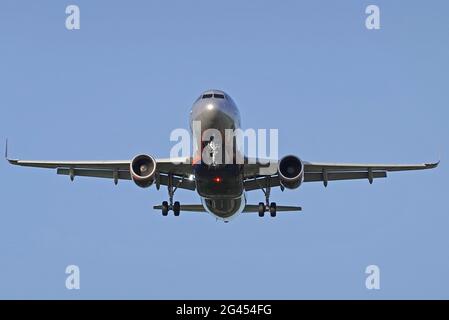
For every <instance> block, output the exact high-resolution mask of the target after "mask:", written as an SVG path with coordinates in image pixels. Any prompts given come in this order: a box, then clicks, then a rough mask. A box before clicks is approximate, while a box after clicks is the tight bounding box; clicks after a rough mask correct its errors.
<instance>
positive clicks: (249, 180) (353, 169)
mask: <svg viewBox="0 0 449 320" xmlns="http://www.w3.org/2000/svg"><path fill="white" fill-rule="evenodd" d="M265 163H266V162H265ZM438 164H439V162H435V163H421V164H369V163H365V164H363V163H322V162H304V182H315V181H321V182H323V184H324V185H325V186H327V184H328V181H335V180H355V179H368V181H369V182H370V183H372V182H373V180H374V179H375V178H385V177H387V172H391V171H409V170H425V169H433V168H436V167H437V166H438ZM246 166H248V169H247V170H245V177H246V180H245V189H246V190H247V191H250V190H256V189H261V188H262V187H264V186H265V183H266V180H265V179H266V176H262V175H258V174H257V169H258V166H257V164H248V165H246ZM265 167H266V166H265ZM245 169H246V168H245ZM269 176H270V179H269V180H270V186H271V187H278V186H280V185H281V184H280V181H279V176H278V175H277V172H276V173H274V172H272V174H271V175H269Z"/></svg>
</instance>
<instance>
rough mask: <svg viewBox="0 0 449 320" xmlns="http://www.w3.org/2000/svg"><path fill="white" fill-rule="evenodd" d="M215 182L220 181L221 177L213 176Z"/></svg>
mask: <svg viewBox="0 0 449 320" xmlns="http://www.w3.org/2000/svg"><path fill="white" fill-rule="evenodd" d="M213 180H214V182H215V183H220V182H221V177H215V178H214V179H213Z"/></svg>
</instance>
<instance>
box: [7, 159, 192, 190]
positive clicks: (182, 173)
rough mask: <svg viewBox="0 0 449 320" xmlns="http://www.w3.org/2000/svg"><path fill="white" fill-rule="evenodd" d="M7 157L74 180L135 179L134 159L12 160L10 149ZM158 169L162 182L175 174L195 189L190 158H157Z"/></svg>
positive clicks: (182, 183) (177, 181)
mask: <svg viewBox="0 0 449 320" xmlns="http://www.w3.org/2000/svg"><path fill="white" fill-rule="evenodd" d="M5 156H6V158H7V160H8V162H9V163H11V164H13V165H17V166H24V167H35V168H46V169H56V173H57V174H61V175H68V176H70V178H71V180H73V179H74V177H76V176H81V177H94V178H109V179H113V180H114V182H115V184H117V182H118V180H131V175H130V169H129V168H130V163H131V160H106V161H42V160H19V159H9V158H8V157H7V150H6V151H5ZM156 163H157V165H156V168H157V169H156V170H157V172H158V173H159V184H161V185H167V184H168V174H169V173H171V174H172V175H173V182H174V184H175V185H176V186H178V187H179V188H182V189H188V190H195V182H194V181H191V180H189V179H185V178H186V177H188V176H189V175H190V174H191V173H192V165H191V164H190V158H176V159H156Z"/></svg>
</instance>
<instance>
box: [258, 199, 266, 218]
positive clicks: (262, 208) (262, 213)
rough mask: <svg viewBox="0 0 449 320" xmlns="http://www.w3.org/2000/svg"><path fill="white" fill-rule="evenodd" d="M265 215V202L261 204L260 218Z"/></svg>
mask: <svg viewBox="0 0 449 320" xmlns="http://www.w3.org/2000/svg"><path fill="white" fill-rule="evenodd" d="M264 214H265V204H264V203H263V202H259V217H263V216H264Z"/></svg>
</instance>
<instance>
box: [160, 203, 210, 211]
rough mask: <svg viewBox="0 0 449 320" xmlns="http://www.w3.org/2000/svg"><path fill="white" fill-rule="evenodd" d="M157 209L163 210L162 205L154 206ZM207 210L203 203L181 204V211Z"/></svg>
mask: <svg viewBox="0 0 449 320" xmlns="http://www.w3.org/2000/svg"><path fill="white" fill-rule="evenodd" d="M153 209H155V210H162V206H161V205H159V206H154V207H153ZM183 211H186V212H206V210H205V209H204V207H203V205H202V204H181V212H183Z"/></svg>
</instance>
